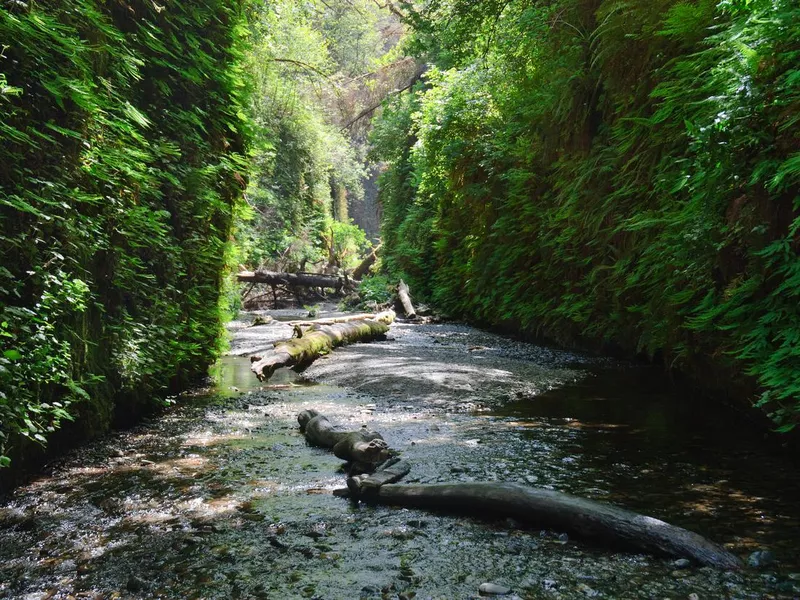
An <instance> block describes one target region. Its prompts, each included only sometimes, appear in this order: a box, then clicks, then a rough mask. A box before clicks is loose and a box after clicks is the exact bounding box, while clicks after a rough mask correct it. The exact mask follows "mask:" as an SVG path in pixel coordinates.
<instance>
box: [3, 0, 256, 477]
mask: <svg viewBox="0 0 800 600" xmlns="http://www.w3.org/2000/svg"><path fill="white" fill-rule="evenodd" d="M6 6H7V7H6ZM243 16H244V14H243V2H242V1H240V0H179V1H175V2H170V3H168V5H167V6H163V7H162V6H159V5H157V4H155V3H153V2H148V1H144V0H134V1H131V2H126V3H124V4H120V3H107V2H103V1H100V0H72V1H69V2H61V1H56V2H49V3H28V4H27V5H26V4H24V3H20V2H12V3H10V4H9V3H4V7H3V8H0V47H1V48H2V53H0V72H2V74H0V135H2V137H3V144H2V146H0V162H2V164H3V165H4V168H3V170H2V172H0V253H2V257H3V265H4V266H3V268H0V337H2V338H3V353H2V359H0V422H2V425H1V426H0V430H1V431H0V436H2V437H0V455H2V454H6V453H7V452H8V451H9V449H10V448H11V447H12V445H13V444H16V440H17V439H18V438H17V437H16V436H17V435H18V434H22V435H23V436H26V437H29V438H31V439H33V440H36V441H37V442H41V443H44V442H45V440H46V438H47V436H48V434H49V433H51V432H53V431H54V430H55V429H56V428H57V427H58V426H59V424H60V422H61V421H63V420H64V419H71V418H73V417H74V416H76V415H78V414H79V415H80V416H81V417H82V422H83V423H84V427H86V428H87V429H88V430H89V431H90V432H92V431H94V432H96V431H100V430H102V429H103V428H104V427H107V426H108V424H109V422H110V421H111V419H112V417H113V413H114V412H115V410H116V409H118V410H121V411H127V410H129V409H130V406H129V405H130V404H137V403H143V402H148V401H149V400H150V399H151V398H152V397H153V396H155V395H159V394H162V393H163V392H164V391H165V390H167V389H176V388H179V387H181V386H183V385H186V383H187V382H188V381H189V380H190V379H191V378H193V377H194V376H196V375H197V374H199V373H202V372H203V371H204V369H205V366H206V365H207V364H208V363H209V362H210V361H211V360H212V359H213V358H214V357H215V355H216V353H217V352H218V349H219V339H220V338H219V334H220V332H221V319H220V317H221V313H220V300H221V296H220V289H221V285H222V280H223V272H224V270H225V269H226V260H227V257H229V256H230V252H229V251H228V248H229V246H230V241H229V238H230V233H231V226H232V221H233V215H234V212H235V206H236V204H237V199H238V197H239V196H240V195H241V185H240V183H239V181H241V182H243V181H244V180H243V179H242V178H241V176H240V175H238V173H240V172H244V170H245V164H244V162H243V160H242V159H241V157H240V156H239V155H238V154H237V153H238V152H240V151H241V150H242V147H243V135H244V133H245V125H246V123H245V122H244V121H243V119H242V112H241V108H240V107H241V104H242V98H243V92H244V84H243V81H242V78H241V72H240V70H239V67H238V65H239V64H240V62H241V44H242V42H243V40H244V37H243V36H244V35H245V34H246V30H245V29H244V28H243V26H242V23H243ZM115 401H118V403H119V404H118V406H116V407H115ZM17 454H19V449H17ZM1 462H2V464H7V462H8V461H7V459H6V457H4V458H3V459H2V461H1Z"/></svg>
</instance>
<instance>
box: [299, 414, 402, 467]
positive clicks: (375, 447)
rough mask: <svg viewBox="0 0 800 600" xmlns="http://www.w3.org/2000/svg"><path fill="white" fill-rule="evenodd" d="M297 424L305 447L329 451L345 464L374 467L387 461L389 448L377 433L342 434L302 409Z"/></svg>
mask: <svg viewBox="0 0 800 600" xmlns="http://www.w3.org/2000/svg"><path fill="white" fill-rule="evenodd" d="M297 422H298V423H300V431H302V432H303V434H304V435H305V437H306V440H307V441H308V443H309V444H312V445H313V446H320V447H322V448H330V449H332V450H333V454H334V455H335V456H337V457H338V458H341V459H342V460H345V461H347V462H352V463H359V464H360V465H371V466H373V467H374V465H376V464H380V463H382V462H384V461H385V460H386V459H387V458H389V455H390V451H389V446H388V445H387V444H386V442H385V441H384V440H383V437H382V436H381V434H380V433H376V432H374V431H367V430H366V429H363V430H359V431H342V430H340V429H337V428H336V427H334V425H333V423H331V422H330V421H329V420H328V419H327V417H325V416H323V415H321V414H319V413H318V412H317V411H315V410H304V411H303V412H301V413H300V414H299V415H297Z"/></svg>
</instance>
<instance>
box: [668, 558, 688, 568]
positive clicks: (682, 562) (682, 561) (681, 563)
mask: <svg viewBox="0 0 800 600" xmlns="http://www.w3.org/2000/svg"><path fill="white" fill-rule="evenodd" d="M672 566H673V567H675V568H676V569H688V568H689V567H691V566H692V561H690V560H689V559H688V558H679V559H678V560H676V561H674V562H673V563H672Z"/></svg>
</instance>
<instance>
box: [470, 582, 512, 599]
mask: <svg viewBox="0 0 800 600" xmlns="http://www.w3.org/2000/svg"><path fill="white" fill-rule="evenodd" d="M478 593H479V594H480V595H481V596H507V595H508V594H510V593H511V588H510V587H506V586H504V585H500V584H499V583H482V584H480V586H478Z"/></svg>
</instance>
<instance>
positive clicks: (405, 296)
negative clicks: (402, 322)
mask: <svg viewBox="0 0 800 600" xmlns="http://www.w3.org/2000/svg"><path fill="white" fill-rule="evenodd" d="M397 297H398V298H399V299H400V304H401V305H402V306H403V312H404V313H405V314H406V317H407V318H409V319H414V318H416V316H417V311H415V310H414V305H413V304H411V295H410V292H409V289H408V285H407V284H406V282H405V281H403V280H402V279H401V280H400V284H399V285H398V286H397Z"/></svg>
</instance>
